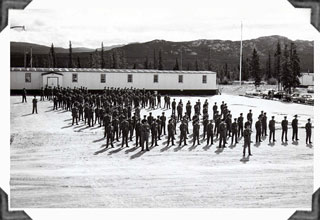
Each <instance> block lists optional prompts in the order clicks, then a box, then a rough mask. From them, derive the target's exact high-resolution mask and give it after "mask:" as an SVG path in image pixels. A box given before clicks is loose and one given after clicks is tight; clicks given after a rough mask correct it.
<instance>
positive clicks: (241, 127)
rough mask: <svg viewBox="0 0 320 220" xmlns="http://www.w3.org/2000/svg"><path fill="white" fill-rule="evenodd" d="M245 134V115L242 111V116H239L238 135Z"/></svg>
mask: <svg viewBox="0 0 320 220" xmlns="http://www.w3.org/2000/svg"><path fill="white" fill-rule="evenodd" d="M240 133H241V137H242V136H243V116H242V113H240V116H239V117H238V137H240Z"/></svg>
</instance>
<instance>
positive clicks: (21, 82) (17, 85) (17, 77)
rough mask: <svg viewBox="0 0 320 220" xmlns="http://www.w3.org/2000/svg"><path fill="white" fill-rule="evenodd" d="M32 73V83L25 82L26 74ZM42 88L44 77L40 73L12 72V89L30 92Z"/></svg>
mask: <svg viewBox="0 0 320 220" xmlns="http://www.w3.org/2000/svg"><path fill="white" fill-rule="evenodd" d="M26 73H31V82H25V74H26ZM41 86H42V76H41V73H40V72H20V71H17V72H11V74H10V89H11V90H17V89H19V90H20V89H23V88H26V89H28V90H35V89H40V88H41Z"/></svg>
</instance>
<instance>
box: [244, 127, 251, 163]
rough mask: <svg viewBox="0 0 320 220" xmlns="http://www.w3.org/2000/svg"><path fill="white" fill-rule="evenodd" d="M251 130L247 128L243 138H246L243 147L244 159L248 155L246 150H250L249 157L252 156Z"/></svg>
mask: <svg viewBox="0 0 320 220" xmlns="http://www.w3.org/2000/svg"><path fill="white" fill-rule="evenodd" d="M251 132H252V131H251V130H250V126H249V125H248V126H246V127H245V130H244V131H243V137H244V145H243V157H245V154H246V148H248V153H249V156H252V154H251V148H250V144H251Z"/></svg>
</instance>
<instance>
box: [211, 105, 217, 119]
mask: <svg viewBox="0 0 320 220" xmlns="http://www.w3.org/2000/svg"><path fill="white" fill-rule="evenodd" d="M212 110H213V117H214V115H215V114H216V112H218V106H217V103H216V102H215V103H214V105H213V107H212Z"/></svg>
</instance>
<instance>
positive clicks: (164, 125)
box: [160, 113, 167, 135]
mask: <svg viewBox="0 0 320 220" xmlns="http://www.w3.org/2000/svg"><path fill="white" fill-rule="evenodd" d="M166 119H167V118H166V116H165V115H164V113H162V116H161V117H160V120H161V134H162V131H163V132H164V135H166Z"/></svg>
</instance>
